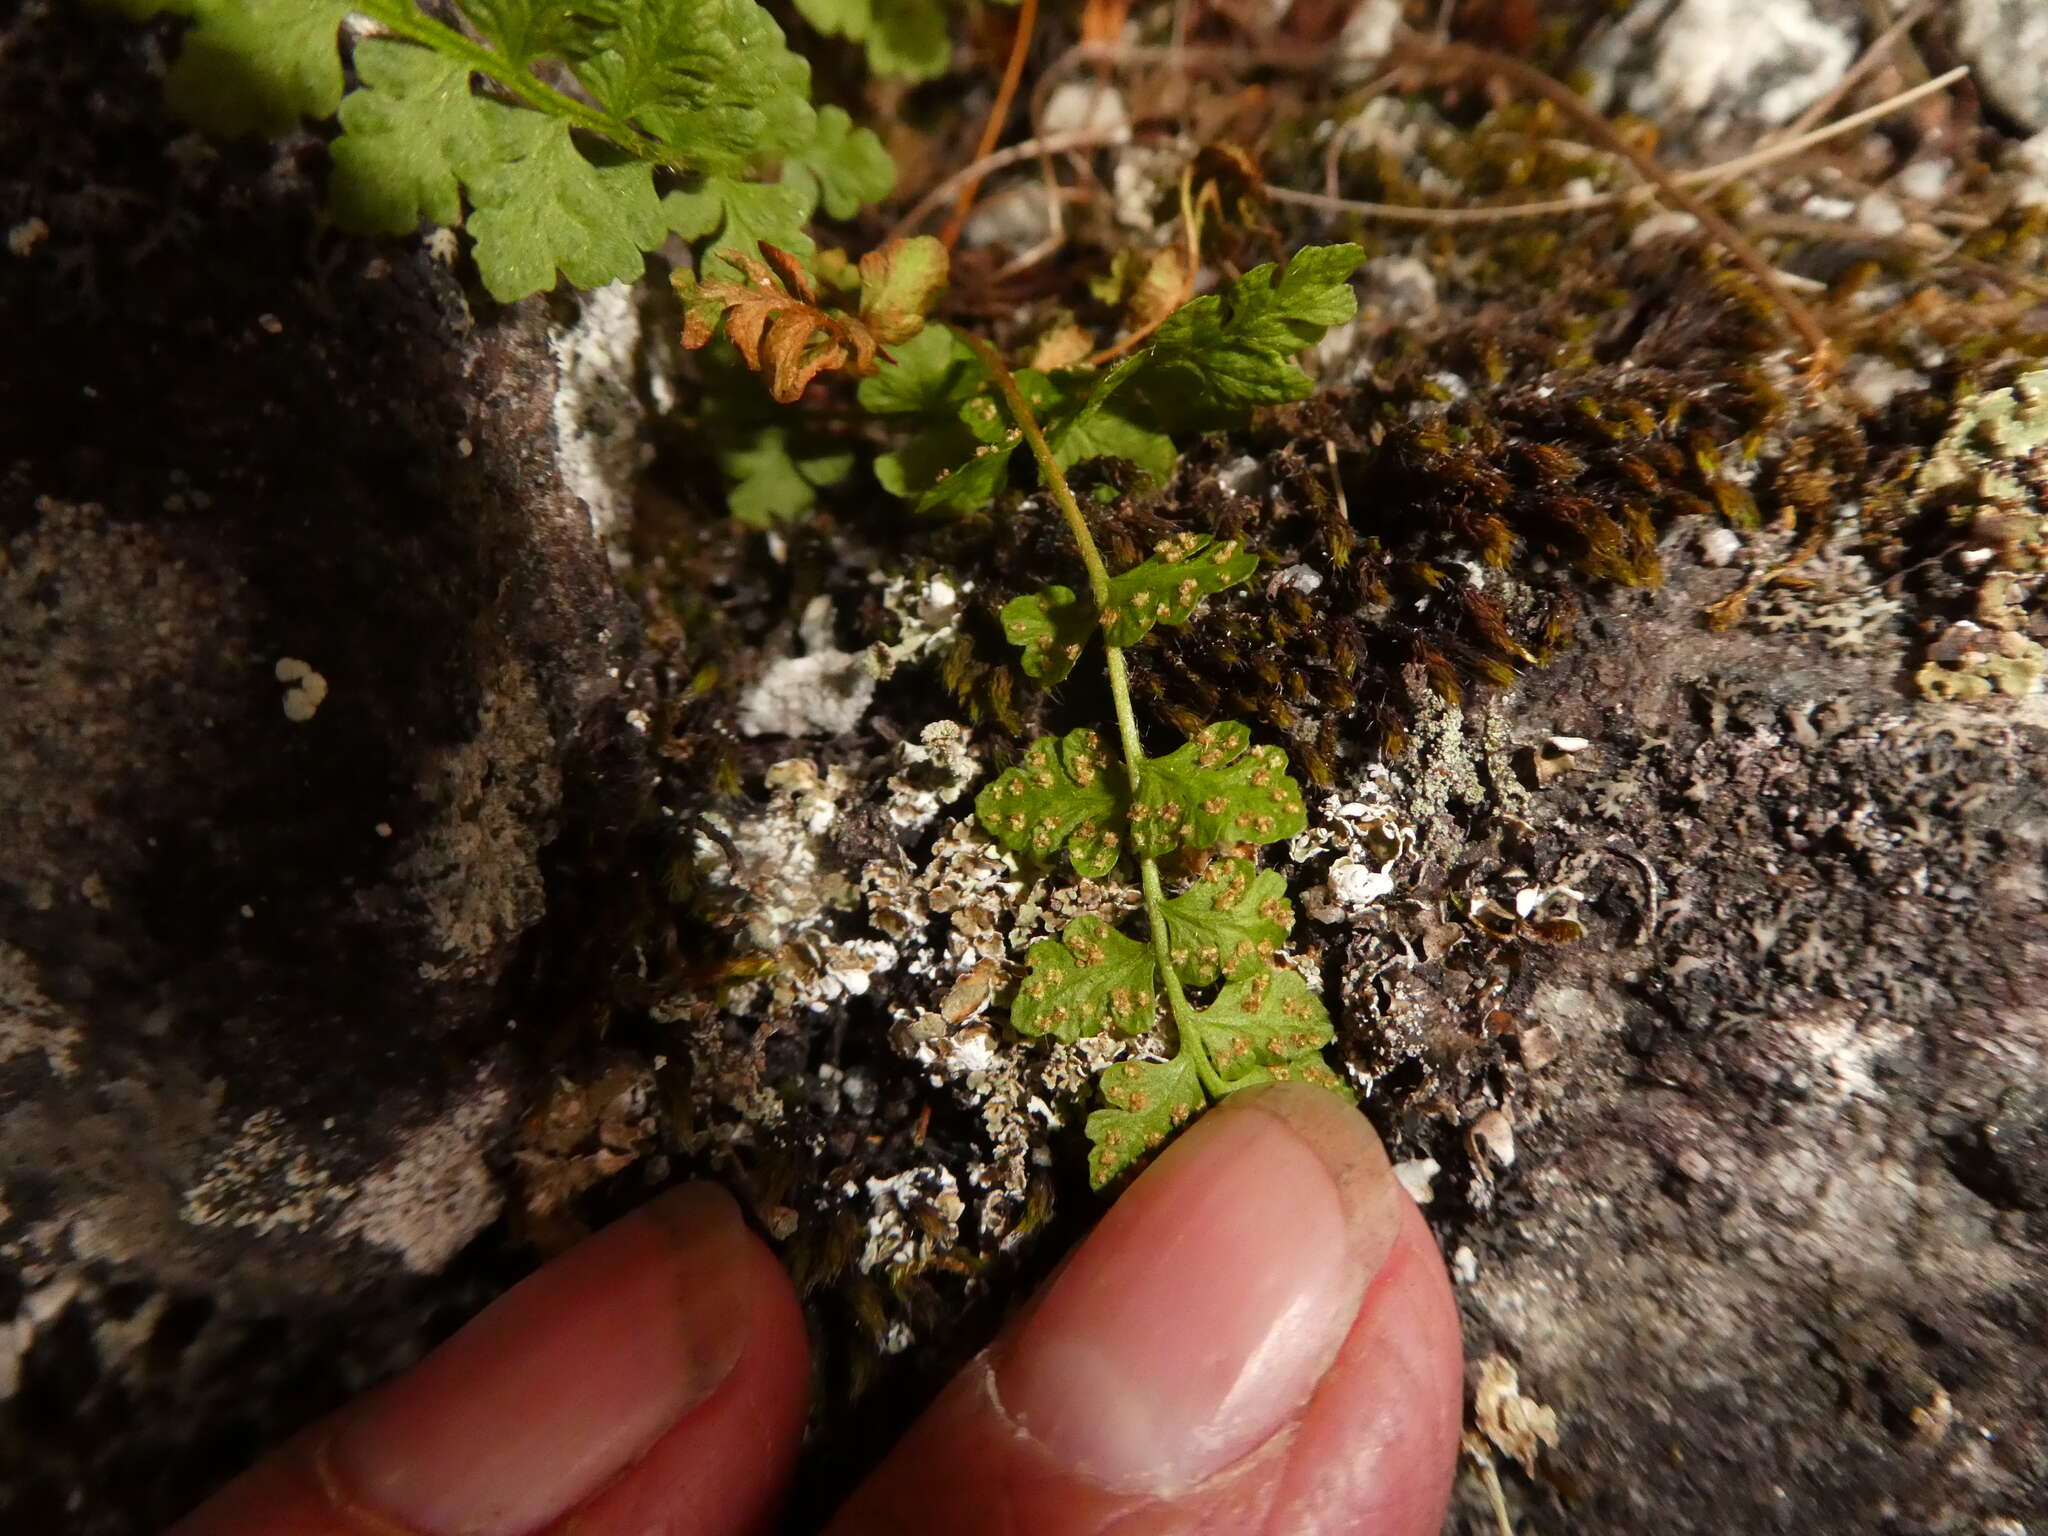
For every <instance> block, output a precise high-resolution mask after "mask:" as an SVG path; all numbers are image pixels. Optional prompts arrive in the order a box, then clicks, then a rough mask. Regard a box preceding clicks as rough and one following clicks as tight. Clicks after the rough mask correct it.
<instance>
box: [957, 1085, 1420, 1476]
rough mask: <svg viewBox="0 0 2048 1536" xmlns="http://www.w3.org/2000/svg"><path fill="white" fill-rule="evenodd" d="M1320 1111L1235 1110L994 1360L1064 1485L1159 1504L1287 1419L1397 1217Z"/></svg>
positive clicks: (1369, 1139) (1288, 1092) (1022, 1423)
mask: <svg viewBox="0 0 2048 1536" xmlns="http://www.w3.org/2000/svg"><path fill="white" fill-rule="evenodd" d="M1405 1198H1406V1197H1405V1196H1404V1195H1402V1194H1401V1192H1400V1187H1399V1185H1398V1184H1397V1183H1396V1182H1395V1180H1394V1177H1393V1174H1392V1171H1391V1170H1390V1169H1389V1167H1388V1164H1387V1158H1386V1153H1385V1152H1384V1151H1383V1150H1382V1149H1381V1147H1380V1144H1379V1138H1378V1137H1377V1136H1375V1135H1374V1134H1373V1131H1372V1127H1371V1126H1370V1125H1369V1124H1367V1123H1366V1121H1365V1119H1364V1117H1363V1116H1361V1115H1360V1114H1359V1113H1358V1112H1357V1111H1356V1110H1355V1109H1353V1108H1351V1107H1350V1106H1349V1105H1347V1104H1345V1103H1344V1102H1343V1101H1342V1100H1341V1099H1339V1098H1338V1097H1337V1096H1336V1095H1334V1094H1331V1093H1328V1092H1326V1091H1325V1090H1322V1089H1317V1088H1307V1087H1303V1086H1301V1085H1299V1084H1280V1085H1276V1086H1275V1087H1272V1088H1268V1089H1261V1090H1256V1091H1254V1092H1251V1093H1246V1094H1242V1095H1237V1096H1234V1097H1233V1098H1232V1099H1230V1100H1229V1101H1227V1102H1226V1103H1225V1104H1223V1105H1222V1106H1221V1107H1219V1108H1217V1109H1215V1110H1212V1111H1211V1112H1210V1113H1209V1114H1208V1115H1207V1116H1205V1117H1204V1118H1203V1119H1202V1120H1201V1121H1199V1122H1198V1123H1197V1124H1196V1125H1195V1126H1193V1127H1192V1128H1191V1129H1190V1130H1189V1131H1187V1132H1186V1133H1185V1134H1184V1135H1183V1136H1182V1137H1181V1138H1180V1140H1179V1141H1177V1142H1176V1143H1174V1145H1172V1146H1171V1147H1169V1148H1167V1150H1166V1151H1165V1152H1164V1153H1163V1154H1162V1155H1161V1156H1160V1158H1159V1160H1158V1161H1157V1162H1156V1163H1155V1164H1154V1165H1153V1166H1152V1167H1151V1168H1150V1169H1149V1170H1147V1172H1146V1173H1145V1174H1144V1175H1143V1176H1142V1177H1141V1178H1139V1180H1138V1181H1137V1183H1136V1184H1134V1185H1133V1186H1132V1187H1131V1188H1130V1190H1129V1191H1128V1192H1126V1193H1125V1195H1124V1196H1123V1198H1122V1199H1121V1200H1119V1201H1118V1202H1117V1204H1116V1205H1115V1206H1113V1207H1112V1208H1111V1209H1110V1211H1109V1213H1108V1215H1107V1216H1105V1217H1104V1218H1103V1220H1102V1223H1101V1224H1100V1226H1098V1227H1097V1229H1096V1231H1095V1233H1094V1234H1093V1235H1092V1236H1091V1237H1090V1238H1089V1239H1088V1241H1087V1242H1086V1243H1085V1244H1084V1245H1083V1246H1082V1248H1081V1249H1080V1251H1079V1252H1078V1253H1077V1254H1076V1255H1075V1256H1074V1258H1073V1260H1072V1261H1071V1262H1070V1263H1069V1264H1068V1265H1067V1267H1066V1268H1065V1269H1064V1270H1063V1271H1061V1272H1060V1274H1059V1275H1058V1277H1057V1278H1056V1279H1055V1280H1054V1281H1053V1283H1052V1286H1051V1289H1050V1290H1049V1291H1048V1292H1047V1293H1046V1295H1045V1296H1044V1298H1043V1299H1042V1300H1041V1301H1040V1302H1039V1304H1038V1306H1037V1308H1036V1310H1035V1311H1034V1312H1033V1313H1032V1314H1031V1315H1030V1317H1029V1318H1028V1319H1026V1321H1025V1322H1024V1324H1023V1326H1022V1327H1021V1329H1020V1330H1019V1332H1018V1334H1017V1337H1016V1338H1015V1340H1014V1341H1013V1343H1012V1344H1011V1345H1010V1346H1009V1347H1008V1349H1007V1350H1006V1351H1005V1352H1004V1353H1003V1355H1002V1357H1001V1358H1000V1359H998V1360H997V1361H996V1364H995V1376H994V1386H995V1392H996V1396H997V1399H998V1401H999V1402H1000V1404H1001V1407H1002V1409H1003V1411H1004V1412H1005V1413H1006V1414H1007V1415H1008V1416H1009V1418H1010V1419H1011V1421H1012V1422H1013V1423H1014V1424H1016V1425H1017V1426H1018V1428H1020V1429H1021V1430H1023V1431H1024V1432H1025V1433H1026V1434H1028V1435H1030V1436H1032V1437H1033V1438H1034V1439H1036V1440H1037V1441H1038V1442H1039V1444H1040V1445H1042V1446H1043V1447H1044V1448H1045V1449H1046V1451H1047V1452H1048V1453H1049V1454H1050V1455H1051V1456H1052V1457H1053V1458H1054V1459H1055V1460H1057V1461H1059V1462H1061V1463H1063V1464H1064V1465H1065V1466H1067V1467H1068V1468H1070V1469H1071V1470H1072V1471H1074V1472H1075V1473H1077V1474H1079V1475H1080V1476H1082V1477H1085V1478H1087V1479H1089V1480H1091V1481H1093V1482H1095V1483H1097V1484H1099V1485H1101V1486H1103V1487H1105V1488H1108V1489H1111V1490H1113V1491H1115V1492H1119V1493H1149V1494H1155V1495H1171V1494H1175V1493H1179V1492H1181V1491H1183V1490H1185V1489H1187V1488H1190V1487H1193V1486H1194V1485H1196V1484H1198V1483H1200V1482H1203V1481H1205V1480H1206V1479H1208V1478H1209V1477H1212V1476H1213V1475H1215V1474H1216V1473H1217V1472H1220V1471H1221V1470H1222V1469H1223V1468H1224V1467H1226V1466H1228V1465H1230V1463H1232V1462H1233V1461H1236V1460H1237V1459H1238V1458H1239V1457H1241V1456H1243V1455H1245V1454H1246V1453H1247V1452H1249V1451H1251V1450H1253V1449H1255V1448H1256V1447H1258V1446H1260V1445H1262V1444H1264V1443H1265V1442H1266V1441H1267V1440H1269V1439H1271V1438H1272V1436H1273V1435H1274V1434H1276V1433H1277V1432H1278V1431H1279V1430H1280V1429H1282V1428H1283V1427H1284V1426H1286V1425H1287V1424H1288V1423H1290V1422H1291V1421H1292V1420H1293V1419H1294V1418H1295V1417H1296V1415H1298V1414H1299V1412H1300V1411H1301V1409H1302V1407H1303V1406H1304V1405H1305V1404H1306V1403H1307V1401H1308V1399H1309V1397H1310V1395H1311V1394H1312V1393H1313V1392H1314V1390H1315V1387H1316V1384H1317V1382H1318V1381H1320V1380H1321V1378H1322V1376H1323V1373H1324V1372H1325V1371H1326V1370H1327V1369H1328V1368H1329V1366H1330V1364H1331V1362H1332V1361H1333V1360H1334V1359H1335V1358H1336V1355H1337V1351H1338V1348H1339V1347H1340V1346H1341V1345H1342V1343H1343V1342H1344V1338H1345V1336H1346V1334H1347V1333H1348V1332H1349V1331H1350V1328H1351V1325H1352V1322H1353V1320H1354V1319H1355V1318H1356V1316H1357V1314H1358V1309H1359V1305H1360V1303H1361V1302H1362V1301H1363V1299H1364V1297H1365V1292H1366V1288H1367V1287H1368V1286H1369V1285H1370V1284H1371V1282H1372V1277H1373V1275H1374V1274H1375V1273H1376V1272H1377V1271H1378V1269H1379V1268H1380V1265H1381V1264H1382V1263H1383V1262H1384V1261H1385V1259H1386V1256H1387V1254H1388V1252H1389V1250H1390V1249H1391V1247H1392V1245H1393V1241H1394V1235H1395V1233H1396V1231H1397V1230H1398V1229H1399V1224H1400V1218H1401V1204H1400V1202H1401V1201H1403V1200H1405Z"/></svg>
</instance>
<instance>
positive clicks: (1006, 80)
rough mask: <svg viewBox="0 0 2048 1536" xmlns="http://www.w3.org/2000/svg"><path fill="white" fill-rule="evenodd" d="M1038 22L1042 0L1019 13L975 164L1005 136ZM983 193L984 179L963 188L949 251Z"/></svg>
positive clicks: (948, 230)
mask: <svg viewBox="0 0 2048 1536" xmlns="http://www.w3.org/2000/svg"><path fill="white" fill-rule="evenodd" d="M1037 23H1038V0H1024V3H1023V4H1022V5H1021V6H1020V7H1019V8H1018V11H1017V33H1016V36H1014V37H1013V38H1011V40H1010V57H1009V61H1008V62H1007V63H1005V64H1004V65H1003V83H1002V85H1001V86H1000V87H999V88H998V89H997V91H996V100H995V105H994V106H992V107H990V108H989V109H988V121H987V122H985V123H983V124H982V125H981V142H980V143H978V144H976V145H975V147H974V163H975V164H980V163H981V162H982V161H984V160H986V159H987V158H988V157H989V155H990V153H991V152H992V151H993V150H994V149H995V147H996V141H997V140H998V139H1000V138H1001V137H1002V136H1003V124H1004V123H1006V122H1008V121H1009V120H1010V105H1011V103H1012V102H1014V101H1015V100H1016V99H1017V86H1018V84H1019V83H1020V82H1021V81H1022V80H1023V78H1024V61H1025V60H1026V59H1027V58H1029V57H1030V56H1031V35H1032V32H1033V31H1034V30H1035V28H1036V26H1037ZM982 174H983V175H986V174H987V172H983V173H982ZM980 190H981V177H980V176H976V177H975V178H973V179H972V180H971V181H969V182H967V184H966V185H964V186H963V187H961V189H960V196H959V199H958V200H957V201H956V202H955V203H954V204H953V212H952V215H951V216H950V217H949V218H948V219H947V220H946V223H945V227H944V228H942V229H941V230H940V231H939V239H940V240H941V241H942V242H943V243H944V244H945V247H946V249H947V250H949V251H950V250H951V249H953V246H954V245H955V244H956V243H957V242H958V241H959V239H960V230H961V227H962V226H963V225H965V224H966V222H967V214H968V210H969V209H971V208H973V206H974V194H975V193H976V192H978V191H980Z"/></svg>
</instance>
